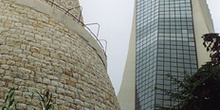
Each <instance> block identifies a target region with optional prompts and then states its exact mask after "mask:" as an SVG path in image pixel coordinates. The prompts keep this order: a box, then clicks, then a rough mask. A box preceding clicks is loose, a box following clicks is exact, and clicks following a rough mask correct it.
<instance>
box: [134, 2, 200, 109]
mask: <svg viewBox="0 0 220 110" xmlns="http://www.w3.org/2000/svg"><path fill="white" fill-rule="evenodd" d="M136 2H137V3H136V5H137V6H136V8H137V9H136V11H137V12H136V13H137V16H136V19H137V20H136V25H137V26H136V32H137V33H136V37H137V38H136V104H135V105H136V107H135V108H136V110H150V109H153V107H154V106H157V105H159V106H172V105H173V103H172V101H170V100H167V99H168V98H169V96H167V95H166V94H165V93H164V92H163V91H161V90H156V89H155V87H157V88H161V89H167V90H173V91H176V90H177V88H178V87H177V85H175V84H172V81H171V79H170V78H169V77H167V76H166V74H171V75H172V76H173V77H175V78H178V79H180V80H182V79H183V78H184V74H183V73H184V72H186V73H187V74H192V73H194V72H196V70H197V58H196V56H197V55H196V47H195V46H196V44H195V36H194V29H193V18H192V4H191V0H137V1H136Z"/></svg>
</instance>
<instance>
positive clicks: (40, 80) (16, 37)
mask: <svg viewBox="0 0 220 110" xmlns="http://www.w3.org/2000/svg"><path fill="white" fill-rule="evenodd" d="M75 7H79V2H78V0H0V88H1V89H0V93H1V94H0V107H3V106H4V101H5V100H4V99H5V97H6V95H7V93H8V91H9V90H10V89H11V88H13V87H14V88H15V89H16V91H15V94H14V96H15V99H17V102H18V104H17V109H18V110H34V109H36V110H39V109H40V108H41V107H40V104H39V100H36V99H33V100H32V99H31V98H30V95H31V94H32V92H35V91H38V92H40V93H43V92H44V91H45V90H47V91H49V92H51V93H52V95H53V97H52V101H53V103H54V109H57V110H119V109H120V108H119V104H118V101H117V97H116V95H115V92H114V88H113V86H112V83H111V81H110V79H109V76H108V74H107V59H106V55H105V53H104V51H103V49H102V48H101V46H100V45H99V44H98V42H97V40H96V39H95V38H94V37H93V36H92V35H91V34H90V33H89V32H88V31H87V30H86V29H85V27H84V23H83V22H82V16H81V12H80V11H81V10H80V8H75Z"/></svg>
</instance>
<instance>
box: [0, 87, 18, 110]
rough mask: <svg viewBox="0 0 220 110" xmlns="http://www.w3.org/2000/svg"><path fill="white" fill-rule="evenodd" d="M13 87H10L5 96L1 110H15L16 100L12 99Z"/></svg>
mask: <svg viewBox="0 0 220 110" xmlns="http://www.w3.org/2000/svg"><path fill="white" fill-rule="evenodd" d="M14 92H15V88H12V89H10V91H9V92H8V94H7V96H6V98H5V106H3V107H2V110H15V109H16V106H17V100H16V99H14V96H13V95H14Z"/></svg>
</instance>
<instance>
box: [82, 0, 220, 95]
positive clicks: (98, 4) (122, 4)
mask: <svg viewBox="0 0 220 110" xmlns="http://www.w3.org/2000/svg"><path fill="white" fill-rule="evenodd" d="M79 1H80V4H81V6H82V7H83V17H84V22H85V24H87V23H94V22H95V23H99V24H100V25H101V30H100V33H99V38H101V39H106V40H107V41H108V45H107V56H108V74H109V76H110V79H111V81H112V84H113V86H114V88H115V91H116V93H118V91H119V89H120V85H121V80H122V75H123V72H124V66H125V62H126V57H127V51H128V44H129V38H130V32H131V24H132V17H133V7H134V0H79ZM207 2H208V4H209V8H210V11H211V14H212V19H213V22H214V27H215V31H216V32H220V14H219V11H220V0H207ZM90 27H91V29H92V30H93V32H95V33H96V32H97V28H96V26H90Z"/></svg>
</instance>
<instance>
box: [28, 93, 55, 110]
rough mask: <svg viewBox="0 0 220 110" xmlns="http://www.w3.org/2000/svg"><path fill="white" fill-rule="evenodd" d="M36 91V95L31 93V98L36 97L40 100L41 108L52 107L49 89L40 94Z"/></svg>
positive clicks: (48, 108) (43, 109) (47, 108)
mask: <svg viewBox="0 0 220 110" xmlns="http://www.w3.org/2000/svg"><path fill="white" fill-rule="evenodd" d="M36 93H37V96H36V95H35V94H34V93H32V96H31V99H33V98H34V97H36V98H37V99H38V100H39V101H40V105H41V107H42V108H41V109H42V110H50V109H54V106H53V102H52V93H50V92H49V91H44V93H43V94H40V93H39V92H37V91H36Z"/></svg>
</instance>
